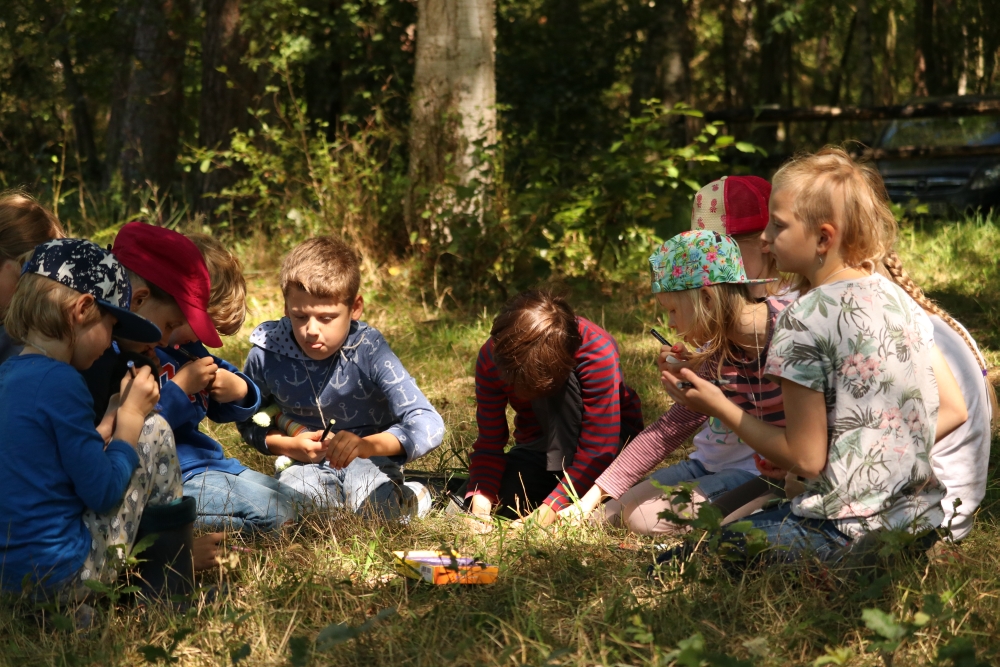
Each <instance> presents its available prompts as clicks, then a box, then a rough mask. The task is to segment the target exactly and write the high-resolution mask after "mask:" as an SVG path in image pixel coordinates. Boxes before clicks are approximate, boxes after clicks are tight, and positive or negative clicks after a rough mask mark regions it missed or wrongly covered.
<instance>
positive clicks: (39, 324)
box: [4, 273, 101, 343]
mask: <svg viewBox="0 0 1000 667" xmlns="http://www.w3.org/2000/svg"><path fill="white" fill-rule="evenodd" d="M79 298H80V292H77V291H76V290H75V289H71V288H69V287H66V286H65V285H63V284H62V283H60V282H56V281H55V280H52V279H50V278H46V277H45V276H40V275H38V274H37V273H26V274H24V275H23V276H21V278H20V280H18V281H17V289H15V290H14V296H12V297H11V299H10V305H9V306H8V307H7V315H6V316H5V317H4V328H5V329H6V330H7V333H8V335H10V337H11V338H13V339H14V340H15V341H17V342H19V343H23V342H25V338H26V337H27V336H28V332H29V331H32V330H34V331H37V332H38V333H40V334H41V335H43V336H45V337H46V338H52V339H54V340H68V341H69V342H71V343H72V342H74V336H73V325H72V323H71V322H70V319H69V309H70V307H71V306H72V305H73V303H74V302H75V301H76V300H77V299H79ZM100 319H101V308H100V306H98V305H97V303H96V302H95V303H94V304H93V308H91V309H90V311H89V312H88V314H87V319H86V321H85V322H84V324H91V323H93V322H96V321H98V320H100Z"/></svg>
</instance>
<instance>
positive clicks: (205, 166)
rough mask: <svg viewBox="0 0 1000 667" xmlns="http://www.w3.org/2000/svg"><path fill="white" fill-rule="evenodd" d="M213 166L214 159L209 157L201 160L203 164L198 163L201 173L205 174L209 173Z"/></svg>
mask: <svg viewBox="0 0 1000 667" xmlns="http://www.w3.org/2000/svg"><path fill="white" fill-rule="evenodd" d="M211 166H212V160H211V159H209V158H205V159H204V160H202V161H201V164H199V165H198V170H199V171H201V173H203V174H207V173H208V170H209V169H210V168H211Z"/></svg>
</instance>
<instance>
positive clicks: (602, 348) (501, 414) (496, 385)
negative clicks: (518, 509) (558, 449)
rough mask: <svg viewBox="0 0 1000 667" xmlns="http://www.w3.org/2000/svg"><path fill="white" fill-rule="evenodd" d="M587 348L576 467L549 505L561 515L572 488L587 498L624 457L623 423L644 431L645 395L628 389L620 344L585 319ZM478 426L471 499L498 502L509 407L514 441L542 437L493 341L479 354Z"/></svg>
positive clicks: (580, 371)
mask: <svg viewBox="0 0 1000 667" xmlns="http://www.w3.org/2000/svg"><path fill="white" fill-rule="evenodd" d="M576 321H577V325H578V327H579V331H580V338H581V339H582V343H581V345H580V349H579V350H577V352H576V361H577V366H576V374H577V377H578V378H579V380H580V393H581V395H582V397H583V416H582V420H581V424H580V441H579V444H578V446H577V450H576V455H575V456H574V458H573V464H572V465H571V466H570V467H569V468H568V469H567V470H566V472H565V475H564V476H563V479H562V481H560V482H559V484H557V485H556V487H555V489H553V490H552V493H550V494H549V497H548V498H546V499H545V504H547V505H548V506H549V507H551V508H552V509H553V510H556V511H558V510H560V509H562V508H563V507H566V506H567V505H569V504H570V500H569V497H570V494H569V487H570V485H572V489H573V491H574V493H575V494H577V495H578V496H582V495H583V494H585V493H586V492H587V491H588V490H589V489H590V487H591V486H593V484H594V480H595V479H597V476H598V475H600V474H601V473H602V472H604V469H605V468H607V467H608V464H610V463H611V460H612V459H614V457H615V455H616V454H617V453H618V448H619V444H620V434H621V431H622V428H621V426H622V424H623V423H624V424H625V425H626V430H627V431H630V432H632V433H638V432H639V431H641V430H642V406H641V404H640V402H639V396H638V395H637V394H636V393H635V391H634V390H632V388H631V387H629V386H628V385H626V384H625V382H624V379H623V377H622V368H621V363H620V362H619V357H618V344H617V343H616V342H615V339H614V338H612V337H611V334H609V333H608V332H606V331H604V330H603V329H601V328H600V327H599V326H597V325H596V324H594V323H593V322H590V321H589V320H586V319H584V318H582V317H578V318H577V319H576ZM476 405H477V409H476V423H477V425H478V427H479V437H478V438H476V442H475V444H474V445H473V446H472V459H471V462H470V465H469V487H468V488H469V492H468V494H467V495H468V497H471V496H473V495H475V494H477V493H479V494H482V495H484V496H486V497H487V498H489V499H490V502H492V503H496V502H497V492H498V491H499V489H500V479H501V478H502V477H503V472H504V468H505V467H506V459H505V458H504V448H505V447H506V445H507V441H508V439H509V438H510V431H509V429H508V427H507V406H508V405H510V406H511V408H513V410H514V442H515V443H517V444H527V443H530V442H534V441H536V440H538V439H539V438H541V437H542V428H541V425H540V424H539V423H538V418H537V417H536V416H535V413H534V410H533V409H532V407H531V401H527V400H524V399H521V398H518V397H517V396H516V395H515V394H514V392H513V390H512V389H511V387H510V386H509V385H507V384H506V383H505V382H504V381H503V380H502V379H501V378H500V372H499V371H498V370H497V367H496V365H495V364H494V362H493V339H492V338H490V339H489V340H487V341H486V343H485V344H484V345H483V347H482V349H480V350H479V359H478V360H477V362H476Z"/></svg>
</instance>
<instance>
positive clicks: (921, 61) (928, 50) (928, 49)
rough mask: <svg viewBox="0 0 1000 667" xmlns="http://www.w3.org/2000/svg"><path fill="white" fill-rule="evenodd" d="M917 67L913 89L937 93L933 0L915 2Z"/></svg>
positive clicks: (939, 79) (938, 78)
mask: <svg viewBox="0 0 1000 667" xmlns="http://www.w3.org/2000/svg"><path fill="white" fill-rule="evenodd" d="M916 32H917V35H916V36H917V54H916V55H917V67H916V72H915V75H914V83H915V85H914V90H915V92H916V93H917V94H918V95H939V94H940V92H941V78H940V72H939V71H938V57H937V53H936V52H935V50H934V0H918V2H917V21H916Z"/></svg>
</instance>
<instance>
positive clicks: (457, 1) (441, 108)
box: [406, 0, 496, 238]
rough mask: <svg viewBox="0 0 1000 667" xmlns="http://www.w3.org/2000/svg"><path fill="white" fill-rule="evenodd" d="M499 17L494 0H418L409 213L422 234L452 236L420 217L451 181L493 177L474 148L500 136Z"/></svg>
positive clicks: (411, 225) (464, 182)
mask: <svg viewBox="0 0 1000 667" xmlns="http://www.w3.org/2000/svg"><path fill="white" fill-rule="evenodd" d="M494 21H495V5H494V0H418V4H417V48H416V68H415V72H414V79H413V100H412V119H411V121H410V143H409V146H410V165H409V176H410V191H409V194H408V196H407V202H406V218H407V225H408V227H409V229H410V230H411V232H412V231H417V232H418V233H419V234H420V235H421V236H426V235H428V234H432V233H433V234H434V235H435V236H439V237H444V238H447V237H449V236H450V232H449V230H448V229H447V228H444V229H441V228H438V229H431V228H430V226H429V225H427V224H425V223H424V219H423V218H422V217H421V213H422V212H423V206H424V205H425V204H426V202H427V201H428V200H429V199H430V198H431V197H432V196H434V193H435V192H436V191H439V190H440V189H441V186H442V185H443V184H444V183H445V181H446V180H448V179H449V178H454V179H455V180H456V181H457V183H458V184H459V185H468V184H469V183H470V182H472V181H473V180H475V179H477V178H482V177H484V176H485V177H488V174H483V173H482V172H481V169H482V167H481V165H477V164H475V162H476V160H475V159H474V152H475V144H476V142H478V141H481V140H482V141H483V142H484V143H485V144H492V143H494V141H495V140H496V106H495V105H496V78H495V76H494V57H495V56H494ZM452 201H453V202H454V200H453V199H452ZM482 203H483V202H480V205H481V204H482Z"/></svg>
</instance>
